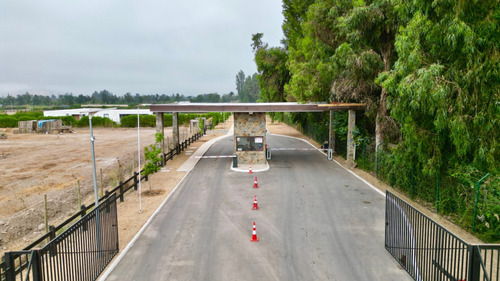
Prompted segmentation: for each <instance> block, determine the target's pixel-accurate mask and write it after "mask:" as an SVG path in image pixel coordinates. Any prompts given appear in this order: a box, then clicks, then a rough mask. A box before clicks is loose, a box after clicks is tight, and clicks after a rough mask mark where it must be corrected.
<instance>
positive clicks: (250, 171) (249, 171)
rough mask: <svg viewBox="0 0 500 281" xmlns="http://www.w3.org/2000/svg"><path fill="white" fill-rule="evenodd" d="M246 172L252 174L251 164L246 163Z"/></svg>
mask: <svg viewBox="0 0 500 281" xmlns="http://www.w3.org/2000/svg"><path fill="white" fill-rule="evenodd" d="M248 173H249V174H253V172H252V164H248Z"/></svg>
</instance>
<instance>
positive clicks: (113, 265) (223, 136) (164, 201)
mask: <svg viewBox="0 0 500 281" xmlns="http://www.w3.org/2000/svg"><path fill="white" fill-rule="evenodd" d="M231 129H232V128H229V131H228V133H226V135H222V136H219V137H216V138H214V139H218V140H217V141H219V140H221V139H223V138H225V137H227V136H228V135H229V133H230V132H231ZM214 139H212V140H214ZM208 142H210V141H208ZM215 142H216V141H214V142H213V143H210V145H209V146H208V148H207V149H206V150H205V152H203V154H205V153H206V152H207V151H208V149H209V148H210V147H211V146H212V145H213V144H214V143H215ZM205 144H206V143H205ZM202 146H203V145H202ZM200 148H201V147H200ZM196 164H198V161H196V163H195V164H194V165H193V168H194V166H196ZM181 166H182V165H181ZM191 171H192V169H191V170H189V171H186V174H185V175H184V176H183V177H182V179H181V180H180V181H179V182H178V183H177V185H176V186H175V187H174V189H172V191H171V192H170V193H169V194H168V196H167V198H165V200H163V202H162V203H161V205H160V206H158V208H157V209H156V211H155V212H154V213H153V214H152V215H151V217H149V219H148V220H147V221H146V223H145V224H144V225H143V226H142V227H141V229H140V230H139V232H137V234H136V235H135V236H134V238H132V240H130V242H129V243H128V244H127V246H126V247H125V249H123V251H122V252H121V253H120V255H119V256H118V257H117V258H116V260H115V261H113V263H112V264H111V265H109V267H107V269H106V270H105V271H104V272H103V274H102V275H100V276H99V279H97V280H98V281H104V280H105V279H106V278H108V276H109V274H111V271H113V269H115V267H116V266H117V265H118V263H119V262H120V261H121V260H122V259H123V257H124V256H125V254H126V253H127V252H128V251H129V250H130V248H132V246H133V245H134V244H135V242H136V241H137V239H139V236H141V235H142V233H143V232H144V231H145V230H146V228H147V227H148V226H149V225H150V224H151V222H152V221H153V219H154V218H155V217H156V216H157V215H158V213H159V212H160V210H161V209H162V208H163V207H164V206H165V204H167V201H168V200H169V199H170V197H171V196H172V195H173V194H174V193H175V192H176V191H177V189H178V188H179V186H180V185H181V183H182V182H183V181H184V179H185V178H186V177H187V176H188V175H189V173H190V172H191Z"/></svg>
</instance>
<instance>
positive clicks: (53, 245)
mask: <svg viewBox="0 0 500 281" xmlns="http://www.w3.org/2000/svg"><path fill="white" fill-rule="evenodd" d="M117 253H118V220H117V214H116V196H115V195H114V194H113V195H111V196H110V197H109V198H108V199H106V200H105V201H103V202H102V203H101V204H99V206H98V207H97V208H96V209H94V210H93V211H91V212H89V213H88V214H87V215H85V216H84V217H83V218H82V219H80V220H79V221H77V222H76V223H75V224H73V225H72V226H71V227H69V228H68V229H67V230H66V231H64V232H63V233H61V234H60V235H59V236H57V237H56V238H55V239H53V240H52V241H50V242H49V243H48V244H47V245H46V246H45V247H43V248H42V249H38V250H31V251H16V252H7V253H5V268H4V270H5V278H6V279H5V280H6V281H16V280H22V281H25V280H33V281H49V280H57V281H59V280H61V281H62V280H68V281H70V280H96V279H97V277H98V276H99V274H100V273H101V272H102V270H104V268H105V267H106V266H107V265H108V263H109V262H110V261H111V259H112V258H113V257H114V256H115V255H116V254H117Z"/></svg>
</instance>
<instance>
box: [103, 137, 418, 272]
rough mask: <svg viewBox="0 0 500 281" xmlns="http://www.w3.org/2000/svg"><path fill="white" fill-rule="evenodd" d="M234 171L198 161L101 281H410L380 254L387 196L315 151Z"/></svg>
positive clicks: (225, 164)
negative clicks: (254, 236) (255, 203)
mask: <svg viewBox="0 0 500 281" xmlns="http://www.w3.org/2000/svg"><path fill="white" fill-rule="evenodd" d="M268 144H269V145H270V146H272V147H304V148H306V147H307V148H310V146H308V145H307V144H305V143H304V142H302V141H299V140H296V139H292V138H287V137H279V136H270V137H268ZM232 149H233V143H232V139H231V138H225V139H223V140H221V141H219V142H217V143H216V144H214V145H213V146H212V147H211V148H210V149H209V150H208V152H207V153H206V155H227V154H231V153H232ZM230 165H231V159H230V158H229V159H228V158H225V159H224V158H223V159H202V160H201V161H200V162H199V163H198V164H197V166H196V167H195V169H194V170H193V171H191V173H190V174H189V175H188V176H187V177H186V179H185V180H184V182H183V183H182V185H181V186H180V188H179V189H178V190H177V192H176V193H175V194H174V196H173V197H172V198H171V200H170V201H169V202H168V203H167V204H166V205H165V206H164V208H163V209H162V210H161V212H160V213H159V214H158V216H156V218H155V219H154V220H153V222H152V223H151V224H150V225H149V227H148V228H147V229H146V230H145V232H144V233H143V235H142V236H141V237H140V238H139V239H138V240H137V241H136V243H135V244H134V245H133V247H132V248H131V249H130V250H129V251H128V252H127V254H126V255H125V256H124V257H123V259H122V260H121V261H120V263H119V264H118V265H117V266H116V267H115V268H114V270H113V271H112V272H111V274H110V275H109V276H108V278H107V279H106V280H217V281H219V280H231V281H233V280H252V281H253V280H287V281H288V280H363V281H364V280H398V281H400V280H412V279H411V278H410V277H409V276H408V274H407V273H406V272H405V271H404V270H402V269H399V268H398V265H397V263H396V261H395V260H394V259H393V258H392V257H391V256H390V254H389V253H388V252H387V251H386V250H385V249H384V210H385V207H384V206H385V203H384V198H383V196H381V195H380V194H378V193H377V192H375V191H374V190H372V189H371V188H370V187H368V186H367V185H366V184H364V183H363V182H362V181H360V180H359V179H357V178H356V177H354V176H353V175H351V174H350V173H349V172H347V171H346V170H344V169H343V168H342V167H340V166H338V165H337V164H335V163H333V162H332V161H328V160H327V159H326V156H324V155H323V154H321V153H320V152H318V151H309V152H305V151H273V154H272V160H271V161H270V170H269V171H266V172H261V173H254V174H252V175H251V174H248V173H241V172H233V171H231V170H230ZM255 176H257V177H258V183H259V188H258V189H254V188H252V187H253V182H254V177H255ZM254 195H257V198H258V204H259V208H260V209H259V210H252V205H253V197H254ZM254 221H255V223H256V228H257V236H258V238H259V240H260V241H259V242H250V238H251V236H252V222H254Z"/></svg>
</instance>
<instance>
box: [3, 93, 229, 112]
mask: <svg viewBox="0 0 500 281" xmlns="http://www.w3.org/2000/svg"><path fill="white" fill-rule="evenodd" d="M237 100H238V95H236V94H235V93H233V92H229V93H227V94H223V95H219V94H218V93H210V94H202V95H197V96H184V95H179V94H171V95H167V94H161V95H160V94H155V95H140V94H138V93H136V94H135V95H132V94H131V93H126V94H125V95H123V96H117V95H115V94H113V93H111V92H109V91H108V90H102V91H99V92H97V91H95V92H94V93H92V95H82V94H80V95H78V96H74V95H73V94H72V93H66V94H64V95H58V96H56V95H51V96H44V95H32V94H30V93H28V92H26V93H25V94H22V95H17V96H11V95H7V96H6V97H0V105H1V107H3V108H10V107H12V108H20V107H23V108H24V107H26V106H41V107H44V106H46V107H54V106H55V107H73V108H76V107H81V105H85V104H128V105H130V106H136V105H137V104H142V103H174V102H178V101H190V102H233V101H237Z"/></svg>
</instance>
